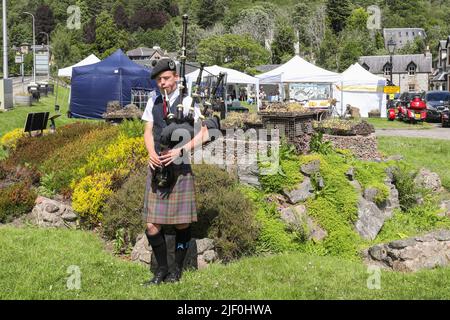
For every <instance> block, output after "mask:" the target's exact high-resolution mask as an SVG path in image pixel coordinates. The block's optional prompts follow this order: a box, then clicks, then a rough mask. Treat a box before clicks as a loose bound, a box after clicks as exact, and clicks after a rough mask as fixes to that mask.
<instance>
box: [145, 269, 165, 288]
mask: <svg viewBox="0 0 450 320" xmlns="http://www.w3.org/2000/svg"><path fill="white" fill-rule="evenodd" d="M168 274H169V272H168V271H167V269H158V270H157V271H156V272H155V275H154V276H153V279H151V280H149V281H147V282H145V283H144V286H145V287H148V286H152V285H159V284H161V282H164V280H165V279H166V278H167V275H168Z"/></svg>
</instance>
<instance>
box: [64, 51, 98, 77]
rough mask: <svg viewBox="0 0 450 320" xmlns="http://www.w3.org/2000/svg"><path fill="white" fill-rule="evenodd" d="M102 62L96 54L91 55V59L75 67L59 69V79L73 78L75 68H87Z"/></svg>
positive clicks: (84, 60)
mask: <svg viewBox="0 0 450 320" xmlns="http://www.w3.org/2000/svg"><path fill="white" fill-rule="evenodd" d="M97 62H100V59H99V58H97V57H96V56H95V54H91V55H90V56H89V57H87V58H85V59H83V60H81V61H80V62H78V63H76V64H74V65H73V66H70V67H67V68H63V69H59V70H58V77H69V78H71V77H72V69H73V68H75V67H81V66H87V65H90V64H94V63H97Z"/></svg>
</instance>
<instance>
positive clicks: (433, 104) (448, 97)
mask: <svg viewBox="0 0 450 320" xmlns="http://www.w3.org/2000/svg"><path fill="white" fill-rule="evenodd" d="M423 99H424V100H425V102H426V104H427V121H437V122H440V121H441V114H442V112H443V111H444V109H445V108H446V107H447V106H448V104H449V102H450V91H428V92H426V93H425V94H424V96H423Z"/></svg>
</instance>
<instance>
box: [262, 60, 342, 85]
mask: <svg viewBox="0 0 450 320" xmlns="http://www.w3.org/2000/svg"><path fill="white" fill-rule="evenodd" d="M256 77H257V78H258V79H259V83H260V84H278V83H286V82H321V83H334V82H338V81H340V79H341V76H340V74H338V73H335V72H332V71H328V70H325V69H322V68H320V67H317V66H315V65H313V64H312V63H309V62H308V61H306V60H304V59H303V58H301V57H299V56H294V57H293V58H292V59H291V60H289V61H288V62H286V63H285V64H283V65H281V66H279V67H278V68H276V69H273V70H271V71H268V72H266V73H263V74H259V75H257V76H256Z"/></svg>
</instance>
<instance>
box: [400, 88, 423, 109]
mask: <svg viewBox="0 0 450 320" xmlns="http://www.w3.org/2000/svg"><path fill="white" fill-rule="evenodd" d="M417 95H419V96H421V95H422V93H420V92H403V93H402V94H400V96H399V97H398V100H397V104H396V107H397V108H398V107H405V108H407V107H409V104H410V103H411V100H412V99H413V98H414V97H415V96H417Z"/></svg>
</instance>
